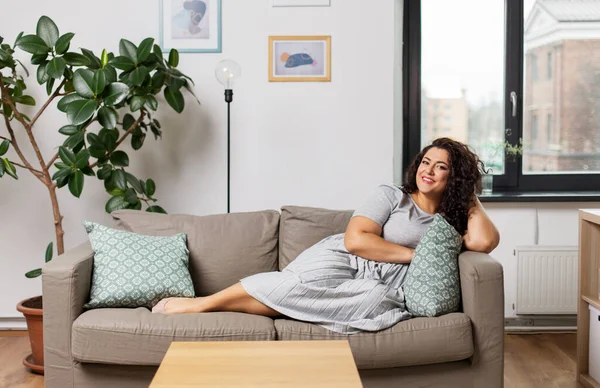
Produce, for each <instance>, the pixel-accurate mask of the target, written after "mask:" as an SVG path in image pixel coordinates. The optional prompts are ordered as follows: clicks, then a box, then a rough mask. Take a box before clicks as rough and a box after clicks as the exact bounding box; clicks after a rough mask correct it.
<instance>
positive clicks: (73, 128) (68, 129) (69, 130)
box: [58, 125, 79, 136]
mask: <svg viewBox="0 0 600 388" xmlns="http://www.w3.org/2000/svg"><path fill="white" fill-rule="evenodd" d="M77 132H79V128H78V127H77V125H64V126H62V127H60V129H59V130H58V133H61V134H63V135H67V136H71V135H74V134H76V133H77Z"/></svg>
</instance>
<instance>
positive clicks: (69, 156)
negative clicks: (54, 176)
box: [58, 147, 76, 166]
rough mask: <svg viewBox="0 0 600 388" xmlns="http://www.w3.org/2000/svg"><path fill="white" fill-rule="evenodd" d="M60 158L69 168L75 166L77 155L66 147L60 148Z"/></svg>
mask: <svg viewBox="0 0 600 388" xmlns="http://www.w3.org/2000/svg"><path fill="white" fill-rule="evenodd" d="M58 156H59V157H60V160H62V161H63V163H65V164H66V165H68V166H74V165H75V161H76V159H75V154H74V153H73V152H71V150H69V149H67V148H65V147H58Z"/></svg>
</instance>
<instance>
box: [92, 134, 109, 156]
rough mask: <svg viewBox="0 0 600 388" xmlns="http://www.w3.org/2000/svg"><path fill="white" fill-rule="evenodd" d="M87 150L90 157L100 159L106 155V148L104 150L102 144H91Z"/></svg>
mask: <svg viewBox="0 0 600 388" xmlns="http://www.w3.org/2000/svg"><path fill="white" fill-rule="evenodd" d="M88 141H89V137H88ZM88 149H89V150H90V155H92V156H93V157H94V158H102V157H104V155H106V148H104V145H103V144H102V143H96V144H92V145H90V146H89V147H88Z"/></svg>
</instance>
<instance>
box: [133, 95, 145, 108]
mask: <svg viewBox="0 0 600 388" xmlns="http://www.w3.org/2000/svg"><path fill="white" fill-rule="evenodd" d="M145 103H146V98H145V97H142V96H133V97H132V98H131V103H130V105H129V107H130V108H131V111H132V112H136V111H138V110H140V109H141V108H142V107H143V106H144V104H145Z"/></svg>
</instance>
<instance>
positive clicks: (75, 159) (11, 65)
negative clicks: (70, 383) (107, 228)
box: [0, 16, 193, 373]
mask: <svg viewBox="0 0 600 388" xmlns="http://www.w3.org/2000/svg"><path fill="white" fill-rule="evenodd" d="M73 36H74V34H73V33H71V32H68V33H65V34H62V35H61V34H60V33H59V30H58V27H57V26H56V24H55V23H54V22H53V21H52V20H51V19H50V18H49V17H47V16H42V17H41V18H40V19H39V21H38V23H37V28H36V33H35V34H27V35H24V34H23V33H20V34H19V35H18V36H17V38H16V40H15V43H14V45H13V46H10V45H9V44H6V43H4V42H3V38H2V37H0V74H1V76H0V115H1V116H2V121H3V122H4V124H5V127H6V128H5V130H6V132H5V133H2V132H3V131H0V178H2V177H4V178H7V177H11V178H13V179H18V176H19V173H20V172H19V170H23V171H26V172H28V173H31V174H33V176H34V177H35V178H37V179H38V180H39V181H40V183H41V184H42V185H44V186H45V187H46V189H47V190H48V193H49V197H50V203H51V204H52V213H53V221H54V231H55V234H56V240H55V242H56V253H57V254H58V255H61V254H62V253H63V252H64V230H63V227H62V221H63V216H62V215H61V210H60V206H59V201H58V198H57V195H56V193H57V189H60V188H63V187H68V190H69V191H70V192H71V194H72V195H74V196H75V197H79V196H80V195H81V193H82V191H83V188H84V182H85V179H86V177H89V178H92V177H96V178H98V179H101V180H102V181H104V187H105V189H106V191H107V193H108V194H109V195H110V197H109V199H108V200H107V202H106V203H105V205H104V206H105V209H106V211H107V212H109V213H110V212H112V211H113V210H116V209H137V210H141V209H142V208H143V207H146V211H149V212H165V211H164V209H163V208H162V207H160V206H158V205H156V204H155V203H156V201H157V200H156V198H155V197H154V193H155V190H156V186H155V183H154V181H153V180H152V179H146V180H142V179H139V178H137V177H136V176H134V175H133V174H132V173H130V172H128V171H127V170H126V169H127V167H128V166H129V156H128V154H127V153H126V152H125V151H123V150H122V149H120V148H121V146H122V145H123V144H124V142H125V141H128V142H130V143H131V147H132V148H133V149H134V150H138V149H140V148H141V147H142V146H143V145H144V141H145V139H146V136H147V135H148V134H149V133H151V134H152V135H153V136H154V137H155V139H157V138H159V137H161V134H162V130H161V124H160V123H159V121H158V120H156V118H155V117H153V114H154V112H155V111H156V110H157V109H158V107H159V101H158V99H157V98H156V96H157V95H159V94H160V93H161V92H162V93H163V94H164V97H165V99H166V101H167V103H168V104H169V105H170V106H171V107H172V108H173V109H174V110H175V111H177V112H178V113H181V112H182V111H183V109H184V97H183V94H182V92H181V90H182V89H187V90H188V92H190V93H191V94H192V95H193V92H192V90H191V85H192V84H193V82H192V80H191V79H190V78H189V77H187V76H186V75H185V74H183V73H181V72H180V71H179V70H177V65H178V62H179V54H178V52H177V51H176V50H171V52H170V53H169V57H168V60H165V59H164V58H163V53H162V50H161V48H160V47H159V46H158V45H156V44H154V39H153V38H146V39H144V40H143V41H142V42H141V43H140V44H139V45H137V46H136V45H135V44H134V43H132V42H130V41H128V40H125V39H121V41H120V44H119V55H114V54H113V53H111V52H107V51H106V50H103V51H102V54H101V55H100V56H99V57H98V56H96V54H95V53H94V52H93V51H91V50H88V49H85V48H82V49H81V50H80V51H81V52H80V53H79V52H77V51H75V50H70V42H71V39H72V38H73ZM17 48H19V49H21V50H23V51H25V52H27V53H30V54H31V63H32V64H33V65H34V66H35V67H36V71H35V72H34V74H35V77H36V79H37V82H38V83H39V84H40V85H45V89H46V93H47V95H48V98H47V100H46V101H45V103H44V104H43V105H42V106H41V107H40V108H39V110H38V111H37V113H35V115H33V116H32V117H29V116H27V115H26V114H25V113H24V112H23V110H22V106H23V105H31V106H35V105H36V101H35V100H34V98H33V97H32V96H30V95H28V94H27V92H26V90H27V82H26V81H27V77H23V75H22V74H21V73H22V72H24V73H25V75H26V76H29V73H28V71H27V69H26V68H25V66H24V65H23V64H22V63H21V62H20V61H19V60H18V59H16V58H15V55H14V54H15V50H16V49H17ZM21 68H22V69H21ZM55 99H59V100H58V104H57V108H58V109H59V110H60V111H62V112H64V113H65V114H66V120H65V121H66V123H65V125H64V126H62V127H60V128H59V129H58V132H59V133H60V134H62V135H64V141H63V142H62V144H59V145H58V146H57V147H56V149H57V152H56V153H55V154H54V155H43V154H42V152H41V151H40V147H39V142H38V138H37V133H36V132H34V128H35V127H37V126H38V125H37V124H38V120H39V118H40V116H41V115H42V114H43V113H44V112H45V111H46V109H47V108H48V107H49V105H50V103H51V102H52V101H54V100H55ZM0 129H1V128H0ZM17 131H24V132H25V133H26V135H27V139H28V140H29V142H30V144H31V147H32V148H33V150H34V153H35V160H30V159H29V158H27V157H26V156H25V154H24V153H23V152H22V150H21V145H20V144H19V139H20V137H18V136H16V133H17ZM53 251H54V242H50V243H49V244H48V246H47V248H46V253H45V261H46V262H48V261H50V260H51V259H52V256H53ZM41 272H42V270H41V268H37V269H34V270H31V271H29V272H27V273H26V274H25V276H27V277H28V278H35V277H38V276H40V275H41ZM17 309H18V310H19V311H21V312H22V313H24V314H25V317H26V321H27V327H28V331H29V334H30V340H31V347H32V355H30V356H28V357H27V358H26V359H25V360H24V363H25V365H27V366H28V367H30V368H31V369H32V370H33V371H37V372H41V373H43V364H44V353H43V352H44V350H43V349H44V348H43V338H42V297H41V296H38V297H35V298H30V299H28V300H25V301H22V302H20V303H19V304H18V307H17Z"/></svg>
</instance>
